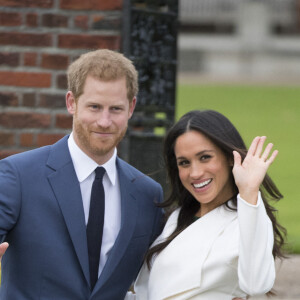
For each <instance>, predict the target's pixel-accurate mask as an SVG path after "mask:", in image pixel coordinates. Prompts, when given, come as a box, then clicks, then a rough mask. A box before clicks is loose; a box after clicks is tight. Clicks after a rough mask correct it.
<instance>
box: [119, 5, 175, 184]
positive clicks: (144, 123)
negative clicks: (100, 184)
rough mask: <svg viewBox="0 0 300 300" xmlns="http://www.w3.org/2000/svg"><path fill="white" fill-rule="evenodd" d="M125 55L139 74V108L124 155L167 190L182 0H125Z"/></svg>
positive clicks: (129, 131)
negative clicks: (165, 150)
mask: <svg viewBox="0 0 300 300" xmlns="http://www.w3.org/2000/svg"><path fill="white" fill-rule="evenodd" d="M123 7H124V8H123V23H122V24H123V27H122V30H123V32H122V52H123V53H124V54H125V55H126V56H127V57H129V58H130V59H131V60H132V61H133V62H134V64H135V66H136V68H137V70H138V72H139V94H138V101H137V106H136V110H135V112H134V115H133V117H132V119H131V120H130V122H129V128H128V134H127V136H126V138H125V139H124V141H123V142H122V143H121V145H120V148H119V152H120V156H121V157H123V158H124V159H125V160H126V161H128V162H129V163H130V164H132V165H133V166H135V167H136V168H138V169H139V170H141V171H142V172H144V173H146V174H148V175H150V176H151V177H152V178H153V179H155V180H156V181H158V182H160V183H161V184H162V186H163V187H165V188H166V178H165V172H164V167H163V160H162V155H161V154H162V141H163V136H164V133H165V131H166V130H167V129H168V128H169V127H170V126H171V125H172V124H173V122H174V116H175V94H176V70H177V30H178V0H148V1H146V0H145V1H138V0H124V2H123Z"/></svg>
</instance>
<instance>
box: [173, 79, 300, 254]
mask: <svg viewBox="0 0 300 300" xmlns="http://www.w3.org/2000/svg"><path fill="white" fill-rule="evenodd" d="M192 109H214V110H217V111H219V112H221V113H223V114H224V115H225V116H227V117H228V118H229V119H230V120H231V121H232V123H233V124H234V125H235V126H236V127H237V129H238V130H239V131H240V133H241V135H242V137H243V138H244V140H245V142H246V144H247V146H249V145H250V143H251V141H252V139H253V138H254V137H255V136H256V135H266V136H267V138H268V139H267V141H271V142H273V143H274V145H275V146H274V149H278V150H279V155H278V156H277V158H276V161H275V162H274V164H273V165H272V166H271V167H270V170H269V174H270V175H271V177H272V179H273V180H274V182H275V183H276V185H277V187H278V188H279V190H280V191H281V193H282V194H283V195H284V198H283V199H282V200H280V201H279V202H278V203H274V206H275V207H276V208H277V209H278V218H279V220H280V222H281V224H282V225H283V226H285V227H286V228H287V230H288V243H289V245H288V249H289V251H290V252H293V253H300V197H299V191H298V184H299V181H300V176H299V173H300V172H299V170H300V159H299V156H300V155H299V149H300V133H299V131H300V87H288V86H285V87H279V86H228V85H226V86H225V85H224V86H221V85H217V86H216V85H183V84H179V85H178V89H177V104H176V118H177V119H178V118H179V117H180V116H181V115H183V114H184V113H185V112H187V111H189V110H192ZM299 187H300V185H299Z"/></svg>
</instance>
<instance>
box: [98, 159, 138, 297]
mask: <svg viewBox="0 0 300 300" xmlns="http://www.w3.org/2000/svg"><path fill="white" fill-rule="evenodd" d="M117 168H118V176H119V181H120V192H121V228H120V232H119V234H118V237H117V239H116V242H115V244H114V246H113V248H112V250H111V253H110V255H109V258H108V260H107V262H106V264H105V267H104V269H103V271H102V273H101V276H100V278H99V280H98V282H97V284H96V286H95V289H94V291H96V290H97V289H99V288H100V286H102V285H103V284H104V283H105V282H106V281H107V280H108V278H109V277H110V276H111V274H113V272H114V270H115V269H116V267H117V266H118V264H119V262H120V260H121V259H122V257H123V255H124V253H125V252H126V250H127V247H128V244H129V242H130V240H131V238H132V235H133V232H134V229H135V225H136V218H137V215H138V205H137V200H136V197H135V196H134V195H135V194H136V190H135V185H134V184H133V181H134V177H133V176H131V175H130V174H128V172H129V170H128V168H127V167H126V166H125V165H124V164H123V162H122V161H121V160H120V159H117Z"/></svg>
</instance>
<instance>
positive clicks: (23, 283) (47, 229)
mask: <svg viewBox="0 0 300 300" xmlns="http://www.w3.org/2000/svg"><path fill="white" fill-rule="evenodd" d="M67 138H68V137H64V138H63V139H62V140H60V141H58V142H57V143H56V144H54V145H52V146H47V147H43V148H39V149H36V150H32V151H28V152H24V153H21V154H17V155H14V156H11V157H8V158H6V159H4V160H2V161H0V237H2V238H3V239H5V241H7V242H8V243H9V244H10V246H9V248H8V250H7V252H6V253H5V255H4V256H3V259H2V285H1V289H0V299H5V300H23V299H26V300H29V299H30V300H35V299H43V300H87V299H91V300H121V299H124V296H125V294H126V291H127V289H128V287H129V286H130V285H131V283H132V282H133V281H134V279H135V276H136V275H137V273H138V270H139V268H140V266H141V264H142V261H143V258H144V254H145V252H146V250H147V249H148V247H149V245H150V244H151V243H152V241H153V240H154V238H155V237H156V236H157V235H158V234H159V233H160V230H161V220H162V213H161V209H159V208H157V207H156V206H155V202H161V201H162V188H161V186H160V185H159V184H158V183H156V182H155V181H153V180H152V179H150V178H149V177H147V176H145V175H143V174H142V173H141V172H139V171H138V170H136V169H135V168H133V167H132V166H130V165H128V164H127V163H125V162H124V161H122V160H121V159H119V158H118V159H117V169H118V175H119V180H120V188H121V218H122V220H121V230H120V233H119V235H118V237H117V240H116V242H115V245H114V247H113V248H112V250H111V253H110V255H109V258H108V261H107V263H106V265H105V267H104V269H103V272H102V274H101V276H100V278H99V280H98V282H97V284H96V286H95V288H94V290H93V291H92V292H91V291H90V286H89V285H90V283H89V282H90V279H89V265H88V250H87V242H86V226H85V221H84V212H83V204H82V199H81V192H80V186H79V183H78V179H77V177H76V174H75V170H74V167H73V163H72V160H71V157H70V153H69V149H68V145H67Z"/></svg>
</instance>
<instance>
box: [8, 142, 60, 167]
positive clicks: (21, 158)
mask: <svg viewBox="0 0 300 300" xmlns="http://www.w3.org/2000/svg"><path fill="white" fill-rule="evenodd" d="M62 140H63V139H61V140H59V141H58V142H56V143H55V144H53V145H46V146H43V147H39V148H35V149H30V150H27V151H23V152H20V153H17V154H14V155H11V156H8V157H6V158H4V159H3V161H7V162H12V163H16V164H18V165H19V164H22V163H25V164H29V165H30V164H32V163H33V164H34V163H37V162H40V161H41V160H46V159H47V158H48V156H49V153H50V151H51V149H52V148H53V146H55V145H56V144H58V143H61V141H62Z"/></svg>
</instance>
